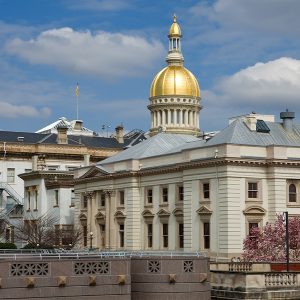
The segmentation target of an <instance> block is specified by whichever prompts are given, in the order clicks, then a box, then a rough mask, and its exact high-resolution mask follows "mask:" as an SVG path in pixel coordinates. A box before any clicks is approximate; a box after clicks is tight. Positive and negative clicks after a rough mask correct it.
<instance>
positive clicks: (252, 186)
mask: <svg viewBox="0 0 300 300" xmlns="http://www.w3.org/2000/svg"><path fill="white" fill-rule="evenodd" d="M248 198H258V184H257V182H248Z"/></svg>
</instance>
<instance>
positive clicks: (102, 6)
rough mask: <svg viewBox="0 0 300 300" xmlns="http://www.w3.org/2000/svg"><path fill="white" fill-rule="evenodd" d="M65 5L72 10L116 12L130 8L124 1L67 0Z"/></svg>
mask: <svg viewBox="0 0 300 300" xmlns="http://www.w3.org/2000/svg"><path fill="white" fill-rule="evenodd" d="M65 4H66V5H67V7H69V8H70V9H74V10H91V11H118V10H123V9H126V8H129V7H131V4H130V3H129V2H128V1H125V0H85V1H82V0H71V1H70V0H67V1H65Z"/></svg>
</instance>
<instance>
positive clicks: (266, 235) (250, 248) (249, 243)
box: [242, 215, 300, 262]
mask: <svg viewBox="0 0 300 300" xmlns="http://www.w3.org/2000/svg"><path fill="white" fill-rule="evenodd" d="M288 231H289V246H290V252H289V255H290V260H291V261H300V217H292V218H290V219H289V228H288ZM285 236H286V227H285V221H284V217H283V215H277V219H276V221H275V222H274V224H271V223H267V224H266V225H265V226H264V227H263V228H258V227H255V228H252V229H251V230H250V234H249V235H248V236H247V237H246V239H245V240H244V247H243V250H244V252H243V254H242V257H243V259H244V260H246V261H259V262H283V261H285V260H286V250H285V249H286V247H285V243H286V241H285Z"/></svg>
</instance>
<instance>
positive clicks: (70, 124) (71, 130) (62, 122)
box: [36, 117, 97, 136]
mask: <svg viewBox="0 0 300 300" xmlns="http://www.w3.org/2000/svg"><path fill="white" fill-rule="evenodd" d="M76 122H80V123H81V124H82V121H80V120H72V121H68V120H67V119H66V118H65V117H62V118H59V119H58V120H57V121H55V122H53V123H51V124H49V125H47V126H46V127H44V128H41V129H39V130H38V131H36V133H44V134H49V133H57V128H58V127H61V126H65V127H66V128H68V135H69V134H70V135H71V134H73V135H89V136H93V135H97V134H96V133H95V132H94V131H93V130H91V129H88V128H86V127H83V126H82V127H81V129H79V130H78V129H75V124H76Z"/></svg>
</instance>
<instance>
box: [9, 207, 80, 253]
mask: <svg viewBox="0 0 300 300" xmlns="http://www.w3.org/2000/svg"><path fill="white" fill-rule="evenodd" d="M14 232H15V238H16V239H17V240H20V241H22V242H25V243H27V245H29V247H30V248H53V247H61V246H67V247H68V248H73V247H74V246H76V245H77V244H78V243H79V241H80V240H81V239H82V230H81V229H80V228H75V227H74V226H73V225H60V224H59V217H58V216H56V215H55V214H53V213H50V212H48V213H46V214H43V215H41V216H39V217H35V216H33V215H31V216H29V217H26V218H24V219H23V220H21V221H20V222H19V223H17V224H15V225H14ZM62 243H63V244H62Z"/></svg>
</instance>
